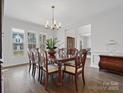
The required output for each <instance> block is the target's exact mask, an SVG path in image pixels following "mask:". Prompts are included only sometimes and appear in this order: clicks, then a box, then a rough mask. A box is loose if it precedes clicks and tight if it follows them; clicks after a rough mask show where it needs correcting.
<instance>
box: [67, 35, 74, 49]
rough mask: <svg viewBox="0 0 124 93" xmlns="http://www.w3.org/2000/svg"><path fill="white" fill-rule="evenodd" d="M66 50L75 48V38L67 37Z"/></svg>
mask: <svg viewBox="0 0 124 93" xmlns="http://www.w3.org/2000/svg"><path fill="white" fill-rule="evenodd" d="M67 48H75V38H73V37H67Z"/></svg>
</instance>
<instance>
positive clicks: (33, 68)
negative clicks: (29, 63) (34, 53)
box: [32, 64, 36, 77]
mask: <svg viewBox="0 0 124 93" xmlns="http://www.w3.org/2000/svg"><path fill="white" fill-rule="evenodd" d="M35 72H36V66H35V64H33V67H32V76H33V77H35Z"/></svg>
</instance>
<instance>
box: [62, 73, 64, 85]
mask: <svg viewBox="0 0 124 93" xmlns="http://www.w3.org/2000/svg"><path fill="white" fill-rule="evenodd" d="M63 83H64V72H63V71H62V86H63Z"/></svg>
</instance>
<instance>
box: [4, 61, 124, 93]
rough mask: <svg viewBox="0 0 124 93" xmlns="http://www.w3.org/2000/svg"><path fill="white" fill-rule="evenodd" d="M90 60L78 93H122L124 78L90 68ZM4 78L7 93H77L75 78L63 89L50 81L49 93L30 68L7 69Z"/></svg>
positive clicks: (66, 79)
mask: <svg viewBox="0 0 124 93" xmlns="http://www.w3.org/2000/svg"><path fill="white" fill-rule="evenodd" d="M89 65H90V60H87V62H86V68H85V81H86V85H85V86H83V81H82V77H81V75H80V76H79V78H78V80H77V81H78V89H79V91H78V93H122V91H123V76H119V75H116V74H113V73H107V72H103V71H99V69H96V68H91V67H89ZM2 73H3V77H4V92H5V93H77V92H76V89H75V82H74V78H73V77H70V78H69V77H68V75H66V76H67V77H66V78H65V79H64V85H63V87H60V86H58V85H57V82H56V78H55V77H54V79H51V78H50V79H49V84H48V91H45V89H44V86H43V85H42V84H40V83H39V82H38V81H37V74H36V77H35V78H33V77H32V75H31V74H29V72H28V66H27V65H26V66H20V67H13V68H7V69H4V70H3V71H2Z"/></svg>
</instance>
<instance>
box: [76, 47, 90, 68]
mask: <svg viewBox="0 0 124 93" xmlns="http://www.w3.org/2000/svg"><path fill="white" fill-rule="evenodd" d="M87 52H88V51H87V50H86V49H81V50H80V51H78V52H77V54H76V60H75V65H76V68H77V69H78V68H82V67H83V68H84V65H85V62H86V58H87Z"/></svg>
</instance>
